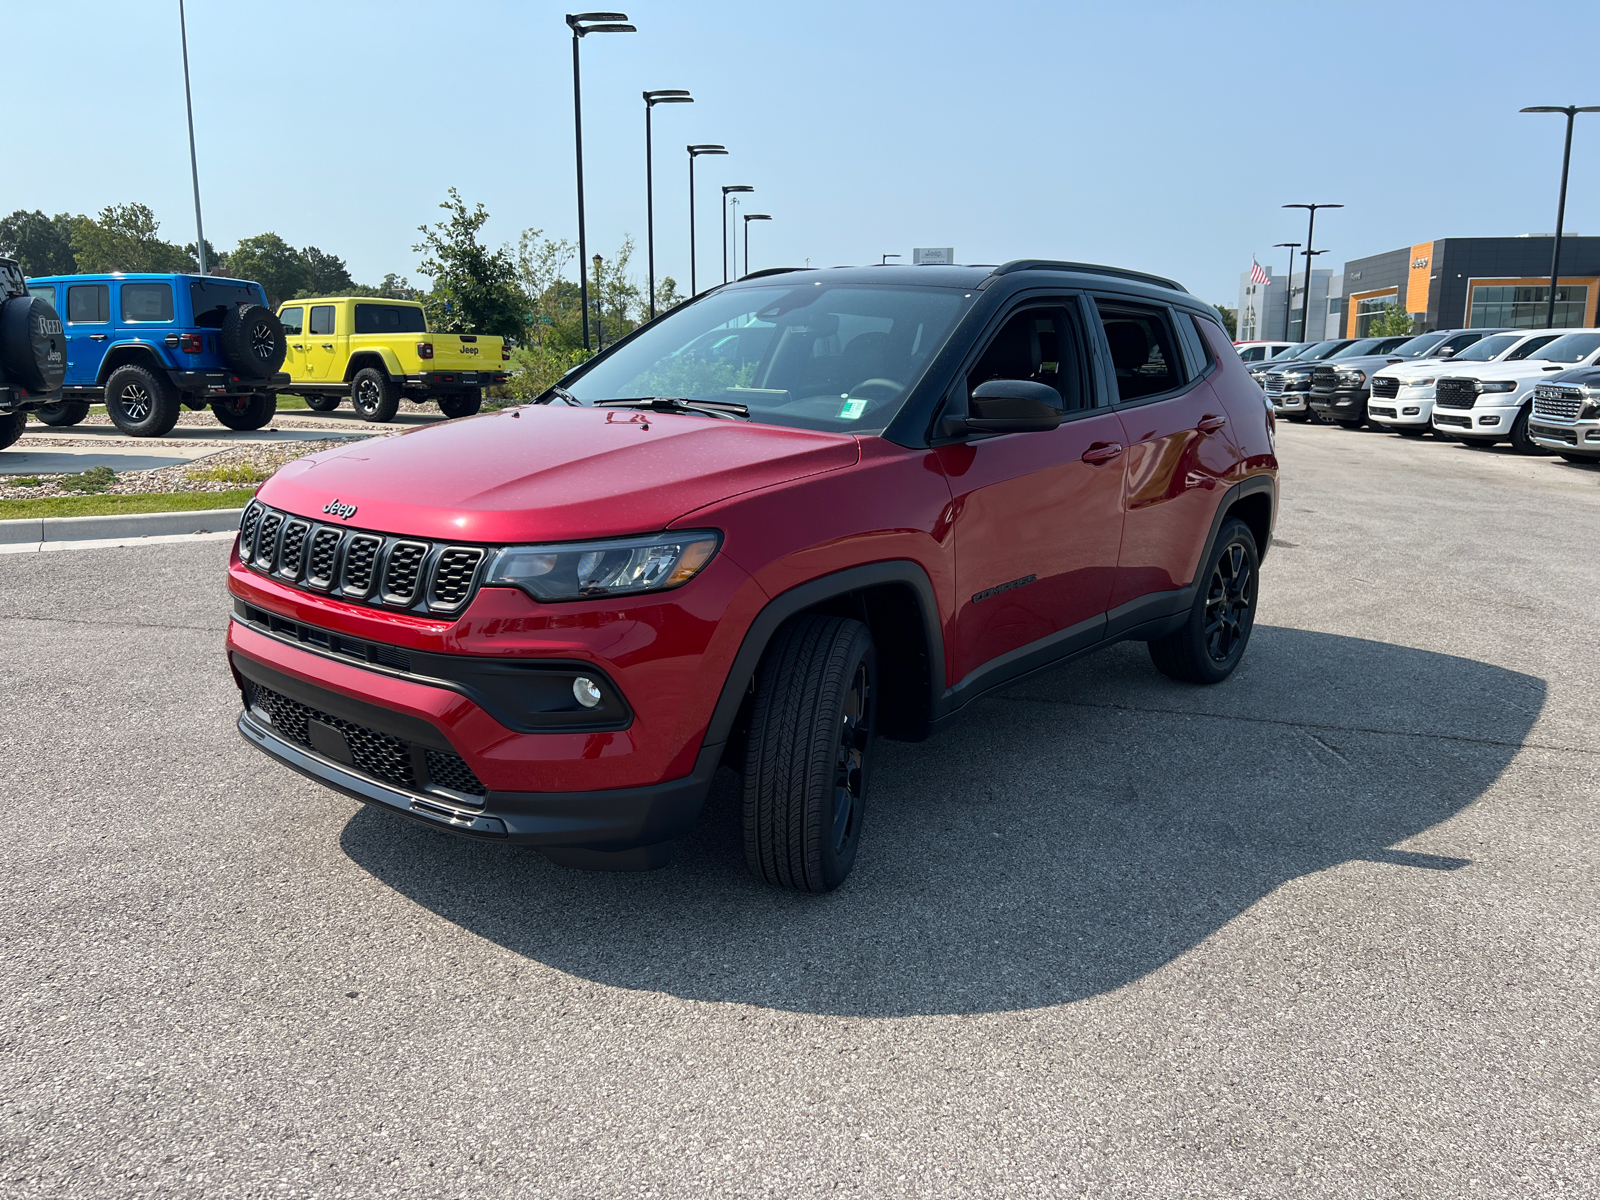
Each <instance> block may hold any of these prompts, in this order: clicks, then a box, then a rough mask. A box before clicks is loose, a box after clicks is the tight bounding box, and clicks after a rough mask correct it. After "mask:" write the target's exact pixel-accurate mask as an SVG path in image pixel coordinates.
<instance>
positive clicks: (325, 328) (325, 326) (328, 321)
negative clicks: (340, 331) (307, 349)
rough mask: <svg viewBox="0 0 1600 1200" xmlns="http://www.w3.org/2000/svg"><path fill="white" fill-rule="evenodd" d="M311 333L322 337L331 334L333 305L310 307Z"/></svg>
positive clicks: (314, 305)
mask: <svg viewBox="0 0 1600 1200" xmlns="http://www.w3.org/2000/svg"><path fill="white" fill-rule="evenodd" d="M311 332H312V333H313V334H319V333H320V334H324V335H327V334H331V333H333V305H331V304H313V305H312V306H311Z"/></svg>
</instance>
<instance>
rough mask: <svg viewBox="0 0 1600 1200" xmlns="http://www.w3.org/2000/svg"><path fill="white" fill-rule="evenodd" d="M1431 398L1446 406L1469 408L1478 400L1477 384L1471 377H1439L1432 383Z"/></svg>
mask: <svg viewBox="0 0 1600 1200" xmlns="http://www.w3.org/2000/svg"><path fill="white" fill-rule="evenodd" d="M1433 399H1434V402H1435V403H1436V404H1442V405H1444V407H1446V408H1471V407H1472V406H1473V405H1474V404H1476V403H1477V402H1478V386H1477V384H1476V383H1475V382H1474V381H1473V380H1471V379H1441V380H1439V382H1438V383H1436V384H1435V385H1434V388H1433Z"/></svg>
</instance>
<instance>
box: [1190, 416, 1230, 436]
mask: <svg viewBox="0 0 1600 1200" xmlns="http://www.w3.org/2000/svg"><path fill="white" fill-rule="evenodd" d="M1227 423H1228V418H1227V417H1219V416H1217V415H1216V414H1215V413H1207V414H1206V415H1205V416H1203V417H1201V418H1200V423H1199V424H1198V425H1196V426H1195V428H1196V429H1198V430H1199V431H1200V432H1201V433H1215V432H1216V431H1217V430H1219V429H1221V428H1222V427H1223V426H1224V425H1226V424H1227Z"/></svg>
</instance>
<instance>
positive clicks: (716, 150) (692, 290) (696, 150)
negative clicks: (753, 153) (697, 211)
mask: <svg viewBox="0 0 1600 1200" xmlns="http://www.w3.org/2000/svg"><path fill="white" fill-rule="evenodd" d="M685 149H686V150H688V151H689V298H690V299H691V300H692V299H694V297H696V296H698V295H699V294H700V289H699V288H698V287H696V286H695V282H696V277H695V261H694V160H695V159H697V158H699V157H700V156H701V155H702V154H726V153H727V152H728V148H727V147H726V146H717V145H712V144H709V143H706V144H702V145H698V146H686V147H685Z"/></svg>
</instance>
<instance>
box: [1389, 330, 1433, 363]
mask: <svg viewBox="0 0 1600 1200" xmlns="http://www.w3.org/2000/svg"><path fill="white" fill-rule="evenodd" d="M1442 341H1444V334H1442V333H1423V334H1418V335H1417V336H1416V337H1414V338H1412V339H1411V340H1410V341H1408V342H1401V343H1400V344H1399V345H1398V346H1396V347H1395V348H1394V349H1393V350H1391V351H1389V353H1390V354H1393V355H1394V356H1395V357H1396V358H1425V357H1427V354H1428V352H1429V351H1430V350H1432V349H1433V348H1434V347H1435V346H1437V345H1438V344H1439V343H1440V342H1442Z"/></svg>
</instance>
